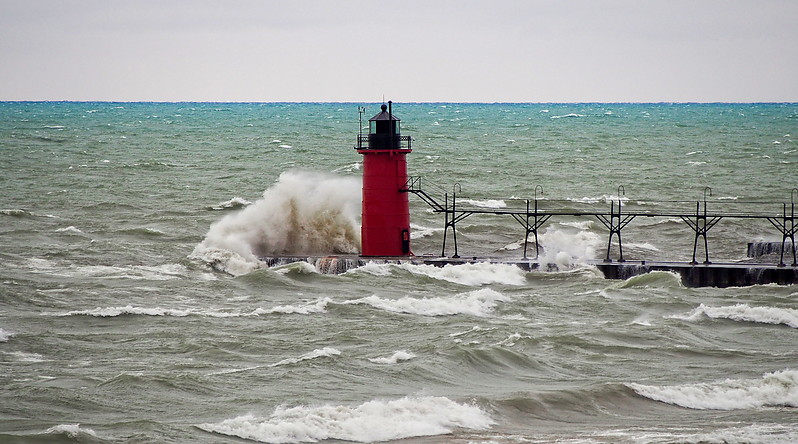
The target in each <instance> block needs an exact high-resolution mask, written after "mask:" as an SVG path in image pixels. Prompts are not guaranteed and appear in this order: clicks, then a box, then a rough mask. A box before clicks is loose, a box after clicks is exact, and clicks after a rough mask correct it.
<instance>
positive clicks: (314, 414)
mask: <svg viewBox="0 0 798 444" xmlns="http://www.w3.org/2000/svg"><path fill="white" fill-rule="evenodd" d="M493 424H494V421H493V420H492V419H491V418H490V416H488V414H486V413H485V412H484V411H482V410H481V409H480V408H479V407H477V406H473V405H466V404H458V403H456V402H454V401H451V400H449V399H448V398H443V397H419V398H413V397H406V398H402V399H397V400H393V401H383V400H374V401H368V402H365V403H363V404H361V405H359V406H356V407H350V406H344V405H322V406H313V407H309V406H297V407H277V408H276V409H275V410H274V412H273V413H272V414H271V415H270V416H269V417H259V416H256V415H254V414H247V415H243V416H239V417H236V418H232V419H227V420H224V421H222V422H221V423H217V424H200V425H198V426H197V427H199V428H201V429H203V430H206V431H209V432H213V433H219V434H223V435H230V436H236V437H239V438H244V439H251V440H254V441H261V442H272V443H300V442H317V441H323V440H342V441H353V442H376V441H392V440H399V439H404V438H412V437H420V436H437V435H445V434H449V433H452V431H454V429H455V428H465V429H471V430H485V429H488V428H490V426H491V425H493Z"/></svg>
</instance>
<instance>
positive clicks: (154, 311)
mask: <svg viewBox="0 0 798 444" xmlns="http://www.w3.org/2000/svg"><path fill="white" fill-rule="evenodd" d="M191 314H193V311H192V310H179V309H173V308H160V307H154V308H144V307H134V306H132V305H126V306H124V307H97V308H94V309H90V310H72V311H68V312H66V313H63V314H58V315H56V316H93V317H99V318H111V317H117V316H125V315H145V316H177V317H185V316H189V315H191Z"/></svg>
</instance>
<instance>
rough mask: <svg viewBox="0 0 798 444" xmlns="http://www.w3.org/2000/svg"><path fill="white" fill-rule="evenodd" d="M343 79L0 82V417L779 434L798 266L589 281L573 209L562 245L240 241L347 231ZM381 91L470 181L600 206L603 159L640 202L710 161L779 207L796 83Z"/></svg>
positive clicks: (443, 179) (313, 429)
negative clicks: (30, 89) (19, 99)
mask: <svg viewBox="0 0 798 444" xmlns="http://www.w3.org/2000/svg"><path fill="white" fill-rule="evenodd" d="M357 106H358V104H193V103H178V104H149V103H0V117H2V118H0V149H1V150H2V154H3V161H2V163H0V172H1V173H2V174H0V185H2V190H3V193H2V195H1V196H2V197H0V441H2V442H208V443H211V442H214V443H215V442H239V441H240V439H241V438H243V439H248V440H257V441H263V442H305V441H314V440H329V441H330V442H336V441H358V442H372V441H392V440H393V441H399V440H401V439H403V438H405V439H406V440H405V441H402V442H418V443H438V442H461V443H470V442H473V443H519V442H520V443H524V442H531V443H538V442H565V443H615V442H623V443H671V442H690V443H698V442H729V443H749V442H768V443H770V442H785V443H786V442H796V441H798V427H796V426H795V423H796V422H797V421H796V419H798V416H796V413H797V412H796V410H795V407H796V406H798V369H797V368H796V367H798V352H796V349H795V343H796V338H798V336H796V335H798V310H796V308H794V307H795V303H796V298H798V290H796V288H795V287H787V286H783V287H780V286H757V287H750V288H729V289H715V288H699V289H689V288H684V287H682V286H681V284H680V283H679V281H678V279H677V278H676V277H675V276H673V275H671V274H667V273H654V274H651V275H647V276H641V277H637V278H633V279H631V280H629V281H620V282H615V281H607V280H604V279H603V278H601V276H600V275H599V274H598V273H597V272H596V271H595V270H593V269H591V268H590V267H587V266H581V265H579V263H580V260H582V259H585V258H590V257H601V256H602V255H603V253H604V251H605V250H604V248H605V242H606V236H607V233H606V230H605V229H604V228H603V227H602V226H601V225H600V224H599V223H598V222H595V221H592V220H589V219H586V218H583V219H579V218H562V219H553V220H551V221H550V222H549V223H548V224H547V225H546V226H545V227H544V229H543V230H542V239H541V243H542V244H543V246H544V247H545V248H546V251H545V253H544V256H545V258H546V259H547V260H549V259H550V260H554V261H557V262H560V263H564V264H571V267H569V268H567V270H566V271H562V272H554V273H545V272H532V273H525V272H522V271H521V270H519V269H516V268H514V267H512V266H500V265H488V264H477V265H468V266H461V267H449V268H444V269H436V268H429V267H423V266H411V265H404V266H396V265H373V264H372V265H369V266H366V267H363V268H360V269H356V270H353V271H350V272H348V273H346V274H343V275H322V274H318V273H316V272H315V271H314V270H313V269H312V268H310V267H309V266H307V265H306V264H293V265H289V266H285V267H281V268H278V269H263V268H257V265H258V264H257V261H256V259H254V258H255V257H256V256H257V255H259V254H264V253H274V252H276V253H282V252H297V251H296V250H318V251H314V252H325V251H327V250H335V251H347V250H351V249H356V248H357V243H358V238H357V233H358V230H357V223H358V221H357V218H358V212H359V188H358V187H359V174H360V161H361V159H360V158H359V155H358V154H357V152H356V151H355V150H353V149H352V147H353V145H354V142H355V135H356V134H357V132H358V114H357ZM377 111H378V107H377V106H376V105H370V106H369V110H368V111H367V113H366V115H365V117H366V118H368V117H370V115H371V114H374V113H376V112H377ZM394 111H395V112H396V113H397V114H398V115H399V116H400V117H401V118H402V123H403V134H406V135H411V136H413V137H414V141H413V149H414V151H413V153H412V154H410V155H409V156H408V163H409V169H410V174H411V175H415V176H423V177H424V180H425V183H426V182H430V183H435V184H438V185H439V186H441V187H442V188H444V189H446V190H451V189H452V186H453V185H454V184H455V183H459V184H460V187H461V188H462V192H460V193H458V198H459V199H464V200H471V201H472V202H473V203H476V204H478V205H483V206H500V205H517V204H518V203H519V201H517V200H514V199H513V198H515V199H526V198H533V197H534V196H535V189H536V187H537V186H538V185H540V186H541V187H542V188H543V189H544V198H545V199H546V200H545V201H542V202H543V203H548V204H552V205H553V204H555V203H557V204H558V205H560V204H564V205H574V206H585V207H588V208H605V207H607V206H608V205H609V203H608V199H611V198H613V197H615V198H618V197H619V196H617V194H618V187H619V185H623V187H624V190H625V195H624V196H622V197H623V198H624V199H626V200H625V205H627V206H629V207H630V208H646V209H650V208H655V209H656V208H657V206H658V205H664V204H662V203H661V202H663V201H686V202H669V203H668V205H673V206H676V207H682V205H683V208H686V209H687V210H688V211H689V210H690V209H691V208H694V205H695V204H694V202H695V201H696V200H699V199H700V200H703V198H704V190H705V187H711V189H712V195H711V196H708V202H709V205H710V208H722V209H724V210H726V209H728V210H729V211H737V210H740V211H747V210H748V209H750V208H752V207H755V208H762V209H763V211H773V212H778V211H780V210H781V208H782V203H784V202H787V203H789V202H790V192H791V190H792V189H793V188H795V187H796V186H798V178H796V171H798V169H796V166H798V151H797V150H798V147H797V146H796V143H795V142H793V136H791V134H798V128H796V127H798V105H796V104H652V105H645V104H530V105H526V104H491V105H484V104H483V105H481V104H401V103H399V104H395V106H394ZM264 190H266V192H265V193H264ZM691 202H692V203H691ZM748 202H755V203H756V204H750V203H748ZM289 209H291V210H292V211H293V213H291V212H289V211H288V210H289ZM411 212H412V216H411V217H412V224H413V229H414V234H413V247H412V248H413V251H414V252H415V253H416V254H424V253H435V254H437V253H439V252H440V244H441V239H442V233H443V230H442V227H443V221H442V219H441V216H439V215H436V214H433V213H431V212H429V211H428V210H427V207H426V205H425V204H424V203H423V202H421V201H419V200H417V199H414V198H413V196H411ZM286 214H293V217H285V216H286ZM758 239H765V240H774V239H775V240H780V236H779V234H778V232H777V231H775V229H774V228H773V227H772V226H770V225H769V224H767V222H765V221H747V220H737V219H728V220H723V221H721V222H720V223H719V224H718V226H717V227H715V228H713V230H712V231H711V232H710V235H709V243H710V254H711V255H712V257H713V258H717V259H741V258H743V257H744V256H745V243H746V242H748V241H751V240H758ZM458 241H459V242H460V254H461V255H469V256H470V255H500V256H508V257H520V256H521V254H522V253H521V251H522V250H521V248H522V247H521V242H522V241H523V231H522V230H521V228H520V225H518V224H517V223H516V222H515V221H514V220H512V219H510V218H507V217H496V216H477V215H475V216H472V217H470V218H468V219H466V220H464V221H463V222H461V223H460V224H459V225H458ZM692 244H693V237H692V234H691V232H690V230H689V228H688V227H687V226H686V225H685V224H684V223H683V222H681V221H679V220H672V219H667V218H666V219H657V218H654V219H648V218H645V219H641V220H636V221H634V222H633V223H632V224H630V226H629V227H628V228H627V229H625V230H624V253H625V255H626V256H627V257H628V258H632V259H634V258H637V259H679V260H684V259H689V258H690V255H691V253H692ZM300 252H301V251H300ZM209 262H213V263H214V264H215V265H216V267H217V268H221V269H225V270H227V273H225V272H221V271H216V270H214V269H213V268H211V267H210V266H209V265H208V263H209Z"/></svg>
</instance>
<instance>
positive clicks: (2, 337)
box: [0, 328, 14, 342]
mask: <svg viewBox="0 0 798 444" xmlns="http://www.w3.org/2000/svg"><path fill="white" fill-rule="evenodd" d="M12 336H14V333H11V332H8V331H5V330H3V329H2V328H0V342H8V340H9V339H11V337H12Z"/></svg>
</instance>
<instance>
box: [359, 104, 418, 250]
mask: <svg viewBox="0 0 798 444" xmlns="http://www.w3.org/2000/svg"><path fill="white" fill-rule="evenodd" d="M391 105H392V103H391V102H390V101H389V102H388V105H387V106H386V105H385V104H383V105H382V107H381V111H380V113H379V114H377V115H376V116H374V117H372V118H371V119H369V134H368V136H359V137H358V141H357V147H355V149H357V152H358V153H360V154H362V155H363V217H362V225H361V228H360V237H361V242H362V248H361V255H362V256H372V257H373V256H410V255H412V254H413V253H412V252H411V251H410V206H409V203H408V197H407V193H406V192H402V191H400V190H401V189H402V188H403V187H404V186H405V183H406V182H407V160H406V159H405V156H406V155H407V154H408V153H410V152H411V151H412V150H411V149H410V142H411V138H410V136H402V135H401V134H400V128H399V118H397V117H396V116H394V115H393V112H392V110H391Z"/></svg>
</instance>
